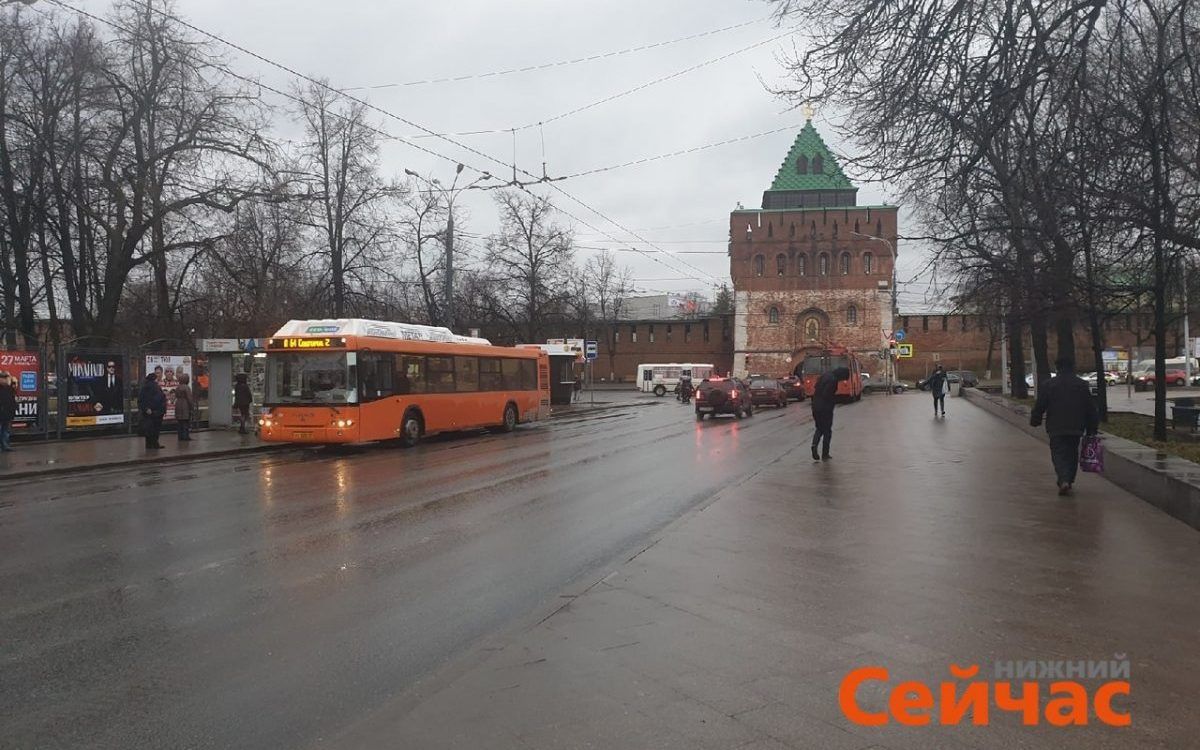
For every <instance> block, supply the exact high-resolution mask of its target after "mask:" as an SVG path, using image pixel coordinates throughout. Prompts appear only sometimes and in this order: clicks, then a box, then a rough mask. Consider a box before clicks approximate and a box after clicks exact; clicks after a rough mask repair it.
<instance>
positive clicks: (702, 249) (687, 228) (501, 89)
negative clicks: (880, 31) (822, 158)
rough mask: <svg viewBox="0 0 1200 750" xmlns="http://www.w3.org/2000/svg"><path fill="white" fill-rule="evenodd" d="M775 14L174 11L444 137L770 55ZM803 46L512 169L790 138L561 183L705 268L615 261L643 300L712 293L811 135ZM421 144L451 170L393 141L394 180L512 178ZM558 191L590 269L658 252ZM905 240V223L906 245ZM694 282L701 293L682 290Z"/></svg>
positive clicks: (824, 126)
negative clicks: (793, 64) (798, 54)
mask: <svg viewBox="0 0 1200 750" xmlns="http://www.w3.org/2000/svg"><path fill="white" fill-rule="evenodd" d="M76 1H77V2H79V4H80V5H81V7H85V8H87V9H89V10H92V11H100V10H103V9H104V8H105V7H106V6H107V5H108V4H109V0H76ZM772 7H773V6H772V5H771V4H768V3H766V2H762V0H654V1H653V2H646V1H645V0H569V1H568V0H519V1H518V0H509V1H508V2H497V0H450V1H449V2H440V3H438V2H426V1H424V0H421V1H420V2H418V1H417V0H322V1H318V0H256V1H255V2H250V1H248V0H176V7H175V11H176V13H178V14H179V15H180V16H182V17H184V18H186V19H188V20H189V21H190V22H192V23H194V24H195V25H197V26H199V27H201V28H203V29H205V30H207V31H210V32H212V33H214V34H218V35H220V36H222V37H225V38H226V39H228V40H230V41H232V42H235V43H237V44H239V45H241V46H243V47H246V48H247V49H249V50H252V51H253V52H256V53H258V54H260V55H262V56H264V57H267V58H270V59H272V60H274V61H276V62H279V63H282V64H284V65H288V66H290V67H293V68H295V69H297V70H299V71H301V72H303V73H305V74H308V75H313V76H319V77H325V78H328V79H329V81H330V82H331V83H332V84H333V85H334V86H336V87H383V88H371V89H367V90H363V91H355V92H354V93H355V94H356V95H361V96H363V97H364V98H366V99H368V100H369V101H370V102H371V103H372V104H374V105H376V106H378V107H380V108H381V109H384V110H387V111H388V112H391V113H393V114H396V115H398V116H400V117H403V118H404V119H407V120H410V121H412V122H414V123H417V124H419V125H422V126H425V127H427V128H430V129H432V130H434V131H435V132H438V133H465V132H469V131H478V130H499V131H505V130H507V129H510V128H519V127H521V126H524V125H529V124H535V123H538V122H546V121H548V120H550V119H551V118H554V117H556V116H558V115H561V114H563V113H566V112H569V111H571V110H574V109H576V108H579V107H583V106H585V105H588V104H591V103H593V102H596V101H599V100H602V99H604V98H606V97H609V96H612V95H614V94H619V93H621V92H623V91H626V90H627V89H631V88H633V87H636V86H640V85H642V84H645V83H647V82H650V81H652V80H654V79H657V78H661V77H664V76H669V75H671V74H674V73H677V72H680V71H683V70H685V69H687V68H691V67H693V66H697V65H700V64H702V63H705V62H707V61H710V60H713V59H715V58H719V57H722V56H725V55H729V54H730V53H733V52H736V51H738V50H742V49H743V48H746V47H749V46H751V45H755V44H759V43H761V42H766V41H767V40H770V39H771V38H772V37H776V36H778V35H780V34H781V33H784V32H786V31H787V30H786V29H780V28H777V27H776V26H775V25H774V24H773V22H772V21H771V20H770V19H769V18H768V16H769V14H770V12H771V9H772ZM747 22H749V23H748V25H745V26H742V27H740V28H737V29H733V30H729V31H724V32H722V33H717V34H711V35H707V36H703V37H701V38H697V39H692V40H688V41H683V42H680V43H677V44H671V45H666V46H662V47H658V48H655V49H650V50H646V51H641V52H636V53H631V54H626V55H621V56H612V57H606V58H604V59H601V60H596V61H592V62H586V63H581V64H576V65H566V66H561V67H553V68H549V69H545V70H538V71H533V72H528V73H519V74H512V75H503V76H492V77H482V78H473V79H469V80H463V81H454V82H443V83H433V84H423V85H399V86H388V84H397V83H400V84H403V83H408V82H412V81H423V80H428V79H436V78H444V77H454V76H465V75H471V74H479V73H488V72H491V71H497V70H506V69H511V68H518V67H522V66H531V65H540V64H544V63H551V62H555V61H560V60H569V59H574V58H580V57H587V56H589V55H593V54H600V53H606V52H611V51H616V50H622V49H626V48H630V47H636V46H639V45H646V44H653V43H656V42H662V41H668V40H673V39H677V38H680V37H684V36H688V35H692V34H700V33H703V32H708V31H712V30H716V29H720V28H723V27H727V26H732V25H735V24H743V23H747ZM793 43H798V37H795V36H790V37H787V38H784V39H778V40H775V41H772V42H770V43H767V44H763V45H761V46H758V47H756V48H754V49H751V50H749V51H745V52H741V53H740V54H735V55H732V56H730V57H727V58H726V59H723V60H720V61H718V62H714V63H712V64H709V65H705V66H703V67H700V68H698V69H696V70H694V71H691V72H689V73H686V74H685V75H681V76H678V77H676V78H673V79H671V80H668V81H666V82H663V83H659V84H657V85H653V86H650V87H648V88H646V89H644V90H641V91H638V92H636V93H633V94H630V95H628V96H624V97H621V98H619V99H616V100H614V101H611V102H608V103H605V104H601V105H599V106H596V107H593V108H591V109H588V110H586V111H584V112H580V113H578V114H574V115H570V116H567V117H562V118H560V119H556V120H554V121H553V122H547V124H545V125H544V126H542V127H540V128H539V127H536V126H535V127H532V128H526V129H524V130H520V131H518V132H517V134H516V160H517V165H518V167H519V168H521V169H525V170H528V171H529V172H533V173H535V174H538V175H540V174H541V172H542V161H543V137H544V144H545V145H544V159H545V162H546V170H547V172H548V173H549V174H550V175H551V176H559V175H564V174H572V173H575V172H579V171H584V170H588V169H593V168H598V167H605V166H610V165H615V164H620V163H623V162H627V161H631V160H634V159H639V158H642V157H649V156H654V155H658V154H663V153H668V152H672V151H677V150H681V149H686V148H691V147H694V146H701V145H705V144H708V143H713V142H717V141H722V140H726V139H730V138H738V137H741V136H746V135H750V134H754V133H760V132H763V131H768V130H774V129H777V128H783V127H786V126H794V127H789V128H788V129H787V130H785V131H783V132H779V133H775V134H773V135H768V136H765V137H761V138H757V139H754V140H748V141H744V142H741V143H736V144H732V145H727V146H722V147H719V148H713V149H710V150H707V151H701V152H698V153H694V154H688V155H684V156H677V157H674V158H670V159H663V160H661V161H656V162H653V163H650V164H645V165H641V166H633V167H627V168H624V169H618V170H612V171H607V172H601V173H598V174H592V175H587V176H582V177H578V178H573V179H569V180H565V181H563V182H560V183H556V184H557V185H558V187H560V188H561V189H562V190H564V191H566V192H567V193H569V194H570V195H571V196H574V197H575V198H578V199H579V200H581V201H583V202H584V203H586V204H588V205H590V206H593V207H595V208H596V209H599V211H601V212H602V213H603V214H604V215H605V216H606V217H608V218H609V219H613V220H615V221H616V222H618V223H619V224H621V225H622V226H623V227H625V228H626V229H631V230H634V231H635V232H636V233H637V234H638V235H640V236H641V237H642V238H643V239H645V240H649V241H652V242H653V243H654V244H656V245H657V246H658V248H660V249H661V250H664V251H667V252H670V253H678V255H676V256H675V257H674V258H673V259H671V258H668V259H667V263H669V264H671V265H675V266H679V265H680V263H681V262H686V263H688V264H690V265H691V266H695V267H696V268H697V269H699V270H698V271H693V270H691V269H684V271H683V272H681V271H679V270H673V269H672V268H668V267H666V266H664V265H662V264H660V263H657V262H654V261H652V260H650V259H648V258H646V257H644V256H641V255H639V254H637V253H634V252H621V253H620V254H619V257H620V259H621V260H622V261H623V262H625V263H627V264H628V265H629V266H631V267H632V268H633V270H634V276H635V278H636V279H637V285H638V287H639V288H641V289H644V290H647V291H649V290H666V291H686V290H693V289H695V290H704V289H705V288H706V284H705V283H704V282H708V283H709V285H711V284H712V283H719V282H720V281H727V280H728V271H729V261H728V258H727V257H726V255H725V254H724V250H725V244H724V243H725V241H726V236H727V224H728V216H729V211H730V210H732V209H733V208H734V207H735V206H736V205H737V203H738V202H739V201H740V202H742V203H743V204H744V205H745V206H747V207H756V206H758V205H759V204H760V202H761V197H762V191H763V190H764V189H766V188H767V187H768V186H769V185H770V182H771V180H772V178H773V177H774V175H775V172H776V170H777V169H778V168H779V165H780V163H781V161H782V160H783V157H784V156H785V155H786V153H787V151H788V148H789V146H790V145H791V142H792V140H793V138H794V136H795V133H796V131H797V130H798V129H799V127H800V126H801V125H802V124H803V122H804V117H803V115H802V114H801V113H800V112H798V111H794V110H793V111H789V107H788V105H787V104H786V103H785V102H783V101H781V100H779V99H777V98H776V97H774V96H772V95H771V94H770V93H769V92H768V91H767V89H766V87H767V86H770V85H777V84H778V85H781V84H783V83H784V79H783V78H782V68H781V66H780V64H779V61H778V57H779V55H781V54H782V53H784V52H786V51H787V49H788V48H789V46H790V45H791V44H793ZM226 52H227V54H228V55H229V60H230V64H231V67H233V68H234V69H235V70H237V71H238V72H240V73H246V74H251V75H255V76H257V77H258V78H259V79H260V80H262V81H263V82H264V83H267V84H270V85H272V86H276V87H278V88H283V89H286V88H287V87H288V86H290V85H291V83H292V81H293V78H292V77H291V76H289V75H288V74H287V73H284V72H282V71H280V70H278V69H275V68H272V67H270V66H269V65H266V64H264V63H262V62H260V61H258V60H255V59H253V58H252V57H249V56H246V55H244V54H241V53H238V52H235V51H233V50H228V49H227V50H226ZM268 96H269V95H268ZM285 104H286V102H280V103H279V106H280V107H281V108H282V107H284V106H285ZM836 118H837V113H835V112H818V113H817V116H816V117H815V118H814V123H815V124H816V125H817V127H818V129H819V130H821V132H822V134H823V135H824V136H825V137H826V139H827V141H828V142H829V143H830V145H831V147H832V148H833V149H834V150H835V151H839V150H844V149H846V148H847V147H846V146H845V145H844V144H842V143H841V142H839V141H838V140H837V138H836V137H835V136H834V133H833V128H832V127H831V125H830V120H834V121H836ZM374 124H376V125H378V126H379V127H380V128H381V129H383V130H385V131H387V132H388V133H389V134H391V135H394V136H399V137H404V138H413V137H414V136H420V135H422V133H421V132H420V131H419V130H417V129H414V128H413V127H411V126H408V125H405V124H403V123H401V122H398V121H397V120H395V119H390V118H388V117H386V116H384V115H379V114H377V115H376V116H375V117H374ZM454 139H455V140H457V141H459V142H461V143H463V144H466V145H469V146H471V147H473V148H474V149H477V150H478V151H480V152H483V153H484V154H487V155H489V156H493V157H495V158H496V159H498V160H499V161H501V162H503V163H505V164H511V162H512V160H513V149H514V146H513V135H512V134H511V133H509V132H499V133H491V134H480V135H461V136H455V137H454ZM414 142H416V143H419V144H420V145H422V146H424V147H426V148H429V149H431V150H433V151H437V152H439V153H441V154H444V155H446V156H447V157H450V159H451V160H450V161H447V160H443V159H439V158H437V157H434V156H431V155H429V154H426V153H422V152H420V151H418V150H416V149H413V148H411V147H410V146H407V145H405V144H403V143H399V142H394V141H393V142H390V143H388V144H387V145H386V146H385V148H384V165H385V171H386V172H388V173H390V174H393V175H402V173H403V170H404V169H406V168H407V169H412V170H414V171H416V172H420V173H422V174H425V175H428V176H431V177H440V178H441V179H442V180H443V181H446V180H448V179H450V178H451V177H452V176H453V170H454V161H455V160H458V161H462V162H463V163H464V164H466V165H467V166H468V167H469V168H476V169H483V170H489V171H491V172H492V173H493V174H497V175H503V176H505V177H506V178H507V177H510V176H511V167H507V168H506V167H503V166H501V165H500V164H497V163H496V162H494V161H489V160H488V159H487V158H485V157H483V156H480V155H478V154H474V153H470V152H469V151H467V150H465V149H462V148H460V147H458V146H456V145H454V144H451V143H448V142H446V141H444V140H441V139H438V138H430V137H420V138H415V139H414ZM471 176H473V175H472V172H470V171H467V172H464V175H463V177H464V178H467V177H471ZM851 177H852V179H853V178H854V177H855V175H853V174H852V175H851ZM858 184H859V187H860V191H859V202H860V203H871V204H878V203H882V202H888V201H887V197H888V196H887V192H886V190H884V189H883V188H882V187H881V186H879V185H873V184H865V183H863V182H861V181H859V183H858ZM535 190H538V191H544V190H546V188H545V187H538V188H535ZM549 192H550V194H551V196H552V197H553V199H554V202H555V204H556V205H558V206H559V207H561V208H563V209H566V210H568V211H570V212H571V213H573V214H575V215H576V216H578V217H579V218H581V219H585V220H586V221H587V222H589V223H591V224H592V225H594V226H595V227H596V228H597V229H600V230H603V231H604V232H606V233H608V234H609V235H612V237H606V236H604V235H601V234H597V233H596V232H595V231H593V230H592V229H589V228H587V227H585V226H582V225H581V226H578V228H577V229H578V236H577V239H578V244H579V245H580V246H581V247H582V248H584V249H581V250H580V254H581V258H582V257H586V256H587V255H589V254H592V253H594V252H596V251H595V250H591V249H587V248H593V247H597V248H598V247H609V248H618V247H629V246H636V247H639V248H642V249H644V250H646V251H647V252H651V253H654V249H653V246H652V245H651V244H649V243H647V242H643V241H641V240H638V239H636V238H635V237H634V236H632V235H631V234H630V233H629V232H628V231H624V230H622V229H620V228H618V227H616V226H614V225H613V224H612V223H611V222H610V221H607V220H606V219H604V218H601V217H600V216H597V215H596V214H594V213H592V212H590V211H588V210H587V209H585V208H583V207H581V206H580V205H578V204H576V203H573V202H571V201H570V200H568V199H567V198H565V197H564V196H563V195H561V194H557V193H555V192H554V191H553V190H550V191H549ZM491 200H492V195H491V194H490V193H488V192H485V191H469V192H468V193H465V194H463V196H462V197H461V198H460V199H459V202H460V205H463V206H464V207H465V208H466V209H467V212H468V213H467V218H466V222H465V223H466V227H465V229H466V231H467V232H468V233H469V234H471V235H476V236H480V235H486V234H487V233H488V232H490V231H492V230H493V229H494V228H495V225H496V212H495V210H494V208H493V206H492V204H491ZM562 218H563V219H564V220H565V219H566V217H562ZM662 227H670V228H662ZM910 229H911V228H910V227H906V226H904V225H903V223H902V226H901V234H904V233H905V232H906V231H908V230H910ZM613 238H616V240H619V241H613ZM465 240H466V242H467V243H468V244H474V245H475V246H476V247H478V245H479V244H480V241H479V240H478V239H476V238H472V237H470V236H468V237H466V238H465ZM906 250H909V252H906ZM654 254H657V253H654ZM918 256H919V253H917V252H915V251H913V248H905V247H903V246H902V247H901V262H900V266H899V267H900V275H901V278H902V279H905V278H910V277H912V276H913V275H914V274H915V273H916V272H917V271H918V270H919V268H920V267H921V265H922V260H921V258H919V257H918ZM685 275H691V276H696V277H698V278H699V280H697V279H696V278H681V277H683V276H685ZM714 279H715V281H714ZM708 289H709V290H710V291H711V286H708ZM902 290H903V291H904V296H903V297H902V300H901V302H902V306H908V305H910V304H912V303H915V302H917V301H919V300H920V299H921V297H922V296H923V295H922V293H921V291H920V290H919V288H918V287H914V286H909V287H902ZM909 290H915V291H909Z"/></svg>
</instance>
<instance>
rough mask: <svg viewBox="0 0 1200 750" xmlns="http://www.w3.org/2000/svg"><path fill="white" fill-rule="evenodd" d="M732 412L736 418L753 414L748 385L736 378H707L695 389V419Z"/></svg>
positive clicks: (699, 419)
mask: <svg viewBox="0 0 1200 750" xmlns="http://www.w3.org/2000/svg"><path fill="white" fill-rule="evenodd" d="M717 414H732V415H734V416H735V417H737V418H738V419H741V418H742V417H752V416H754V401H753V399H752V397H751V395H750V386H749V385H748V384H747V383H746V382H745V381H744V380H738V379H737V378H708V379H706V380H703V381H701V383H700V387H699V388H697V389H696V421H697V422H699V421H701V420H703V419H704V417H705V416H706V415H714V416H715V415H717Z"/></svg>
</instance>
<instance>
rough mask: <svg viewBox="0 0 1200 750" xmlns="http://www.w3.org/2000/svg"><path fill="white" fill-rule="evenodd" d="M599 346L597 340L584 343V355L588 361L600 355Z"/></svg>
mask: <svg viewBox="0 0 1200 750" xmlns="http://www.w3.org/2000/svg"><path fill="white" fill-rule="evenodd" d="M599 351H600V350H599V346H598V345H597V342H595V341H585V342H584V344H583V356H584V358H585V359H587V361H589V362H591V361H592V360H593V359H595V358H596V357H597V356H598V355H599Z"/></svg>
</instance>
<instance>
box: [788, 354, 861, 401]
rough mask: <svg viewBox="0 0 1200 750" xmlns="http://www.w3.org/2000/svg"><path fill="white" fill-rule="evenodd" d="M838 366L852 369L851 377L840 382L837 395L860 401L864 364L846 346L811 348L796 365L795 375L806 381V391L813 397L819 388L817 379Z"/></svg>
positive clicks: (843, 398)
mask: <svg viewBox="0 0 1200 750" xmlns="http://www.w3.org/2000/svg"><path fill="white" fill-rule="evenodd" d="M837 367H845V368H846V369H848V370H850V379H849V380H843V381H841V382H839V383H838V389H837V395H838V399H839V400H842V401H858V400H859V399H861V398H862V392H863V384H862V366H861V365H860V364H859V362H858V357H856V356H855V355H854V352H852V351H850V350H849V349H847V348H846V347H844V346H840V345H838V344H831V345H830V346H827V347H825V348H823V349H810V350H808V351H806V352H805V353H804V359H803V360H802V361H801V362H800V364H799V365H797V366H796V371H795V375H796V376H797V377H799V378H800V379H801V380H802V381H803V382H804V393H805V395H806V396H808V397H809V398H812V396H813V394H814V393H815V392H816V389H817V379H818V378H819V377H821V374H822V373H825V372H829V371H830V370H833V369H835V368H837Z"/></svg>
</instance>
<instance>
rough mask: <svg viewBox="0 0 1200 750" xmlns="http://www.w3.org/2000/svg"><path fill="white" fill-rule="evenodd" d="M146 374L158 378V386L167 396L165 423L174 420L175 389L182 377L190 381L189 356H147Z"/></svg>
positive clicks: (190, 365) (190, 364)
mask: <svg viewBox="0 0 1200 750" xmlns="http://www.w3.org/2000/svg"><path fill="white" fill-rule="evenodd" d="M146 373H147V374H149V373H154V374H155V375H157V376H158V384H159V385H160V386H162V389H163V393H164V394H166V396H167V413H166V416H164V417H163V419H164V420H165V421H171V420H173V419H175V387H176V386H178V385H179V384H180V382H182V380H183V378H182V377H180V376H182V375H185V374H186V375H187V376H188V380H191V379H192V358H191V356H190V355H178V354H147V355H146Z"/></svg>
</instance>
